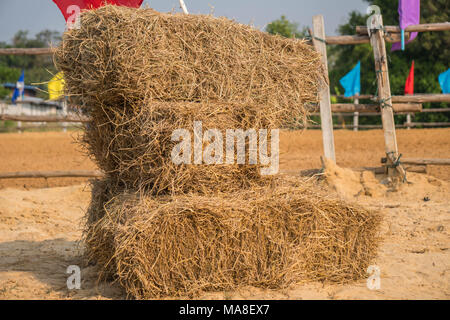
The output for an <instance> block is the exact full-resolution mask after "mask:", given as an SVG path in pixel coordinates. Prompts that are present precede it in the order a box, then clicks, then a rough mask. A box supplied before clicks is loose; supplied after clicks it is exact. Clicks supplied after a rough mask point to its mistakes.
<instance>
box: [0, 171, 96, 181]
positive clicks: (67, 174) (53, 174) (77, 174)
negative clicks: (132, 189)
mask: <svg viewBox="0 0 450 320" xmlns="http://www.w3.org/2000/svg"><path fill="white" fill-rule="evenodd" d="M103 176H104V174H103V173H102V172H100V171H86V170H80V171H28V172H8V173H0V179H19V178H20V179H22V178H100V177H103Z"/></svg>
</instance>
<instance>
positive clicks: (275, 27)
mask: <svg viewBox="0 0 450 320" xmlns="http://www.w3.org/2000/svg"><path fill="white" fill-rule="evenodd" d="M266 31H267V32H268V33H270V34H276V35H280V36H283V37H286V38H297V39H300V38H305V37H306V36H307V35H308V29H307V28H306V27H303V29H302V30H299V27H298V24H297V23H294V22H290V21H289V20H287V19H286V16H281V18H280V19H278V20H275V21H272V22H271V23H269V24H268V25H267V27H266Z"/></svg>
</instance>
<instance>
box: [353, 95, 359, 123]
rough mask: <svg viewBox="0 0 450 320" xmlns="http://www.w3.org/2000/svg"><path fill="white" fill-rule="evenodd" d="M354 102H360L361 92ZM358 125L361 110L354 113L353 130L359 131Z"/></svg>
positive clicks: (356, 103)
mask: <svg viewBox="0 0 450 320" xmlns="http://www.w3.org/2000/svg"><path fill="white" fill-rule="evenodd" d="M353 103H354V104H355V105H358V104H359V93H357V94H356V96H355V99H354V100H353ZM358 125H359V112H358V111H355V112H354V113H353V131H355V132H357V131H358Z"/></svg>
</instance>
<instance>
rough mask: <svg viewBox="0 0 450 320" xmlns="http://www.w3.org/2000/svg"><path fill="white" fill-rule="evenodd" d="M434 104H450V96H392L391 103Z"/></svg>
mask: <svg viewBox="0 0 450 320" xmlns="http://www.w3.org/2000/svg"><path fill="white" fill-rule="evenodd" d="M332 96H333V97H337V98H341V99H367V100H369V99H370V100H376V99H377V97H376V96H373V95H368V94H363V95H359V96H357V97H356V96H355V97H344V96H341V95H332ZM427 102H430V103H436V102H450V94H412V95H406V96H392V103H427Z"/></svg>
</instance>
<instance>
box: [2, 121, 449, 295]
mask: <svg viewBox="0 0 450 320" xmlns="http://www.w3.org/2000/svg"><path fill="white" fill-rule="evenodd" d="M76 135H77V134H76V133H70V134H64V133H33V134H31V133H30V134H2V135H0V153H1V154H2V157H1V159H0V172H8V171H27V170H64V169H65V170H67V169H74V170H84V169H88V170H89V169H95V165H94V164H93V163H92V162H91V161H90V160H89V159H87V158H86V156H85V155H84V154H83V152H82V150H81V149H80V147H78V146H77V145H76V144H75V143H74V137H76ZM398 140H399V148H400V150H401V152H402V153H403V154H404V157H431V158H432V157H436V158H450V130H449V129H446V130H445V129H437V130H410V131H407V130H403V131H399V132H398ZM336 150H337V157H338V164H339V165H340V166H342V167H350V168H353V167H362V166H377V165H379V161H380V158H381V157H382V156H383V150H384V148H383V135H382V132H381V131H366V132H358V133H353V132H351V131H337V132H336ZM281 151H282V157H281V168H282V169H284V170H302V169H310V168H319V167H320V160H319V157H320V155H321V153H322V147H321V139H320V132H319V131H307V132H304V133H300V132H289V133H284V134H282V136H281ZM430 173H431V174H430V175H419V174H409V175H408V180H409V181H410V182H411V184H407V185H405V186H403V187H402V188H400V189H399V190H396V191H395V192H393V191H392V190H389V189H388V188H387V187H385V186H384V185H383V184H381V183H380V180H381V179H382V177H378V176H377V177H375V176H373V175H370V173H367V172H366V173H362V174H361V173H355V172H353V171H349V170H345V169H341V168H339V167H333V166H330V167H329V168H328V169H327V171H326V173H325V175H324V176H325V179H324V181H325V182H326V183H327V184H328V186H329V188H330V191H333V192H336V193H338V194H339V195H340V196H341V197H343V198H346V199H349V200H350V201H356V202H358V203H361V204H363V205H366V206H368V207H371V208H376V209H380V210H382V212H383V215H384V221H383V225H382V237H383V238H384V240H383V242H382V244H381V246H380V251H379V256H378V258H377V259H376V261H374V265H376V266H378V267H379V268H380V270H381V277H380V280H381V288H380V289H379V290H369V289H368V288H367V285H366V281H365V280H361V281H358V282H356V283H352V284H348V285H329V284H326V285H324V284H320V283H309V284H298V285H294V286H292V287H291V288H288V289H285V290H281V291H268V290H260V289H255V288H242V289H241V290H239V291H237V292H217V293H208V294H205V295H204V296H202V297H200V298H204V299H449V298H450V237H449V231H450V197H449V192H450V187H449V181H450V170H449V168H445V167H440V168H438V167H436V168H432V170H431V172H430ZM424 199H426V200H429V201H425V200H424ZM89 200H90V193H89V187H88V185H87V181H86V180H83V179H79V180H68V179H49V180H48V181H45V180H44V179H38V180H30V179H22V180H21V181H18V180H11V181H0V299H118V298H125V296H124V295H123V293H122V291H121V289H120V288H119V287H118V286H117V285H115V284H111V283H106V284H105V283H102V284H97V283H96V273H97V270H96V269H95V267H94V266H88V267H82V274H81V277H82V283H81V290H72V291H70V290H68V289H67V286H66V280H67V277H68V276H69V275H68V274H66V268H67V267H68V266H69V265H79V266H83V263H82V257H81V246H80V243H79V239H80V237H81V224H82V217H83V215H84V212H85V209H86V207H87V206H88V204H89ZM368 276H369V275H368Z"/></svg>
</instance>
